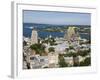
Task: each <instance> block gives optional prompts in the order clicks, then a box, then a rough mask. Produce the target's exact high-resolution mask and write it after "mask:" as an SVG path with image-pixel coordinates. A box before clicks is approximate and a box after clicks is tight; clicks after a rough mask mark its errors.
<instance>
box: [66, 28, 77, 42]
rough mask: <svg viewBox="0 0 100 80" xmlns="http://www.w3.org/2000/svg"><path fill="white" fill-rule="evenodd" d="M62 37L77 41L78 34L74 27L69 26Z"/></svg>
mask: <svg viewBox="0 0 100 80" xmlns="http://www.w3.org/2000/svg"><path fill="white" fill-rule="evenodd" d="M64 39H66V40H67V41H71V42H74V41H79V34H78V32H77V30H76V28H75V27H69V28H68V30H67V32H66V33H65V35H64Z"/></svg>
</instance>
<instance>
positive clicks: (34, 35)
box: [31, 29, 38, 44]
mask: <svg viewBox="0 0 100 80" xmlns="http://www.w3.org/2000/svg"><path fill="white" fill-rule="evenodd" d="M35 43H38V33H37V31H36V30H35V29H33V30H32V34H31V44H35Z"/></svg>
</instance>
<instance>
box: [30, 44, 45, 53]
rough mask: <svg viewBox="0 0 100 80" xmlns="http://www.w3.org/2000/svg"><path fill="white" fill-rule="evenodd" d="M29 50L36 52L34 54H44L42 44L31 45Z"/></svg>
mask: <svg viewBox="0 0 100 80" xmlns="http://www.w3.org/2000/svg"><path fill="white" fill-rule="evenodd" d="M30 48H31V49H32V50H35V51H36V54H40V55H42V53H45V46H44V45H42V44H32V45H31V46H30Z"/></svg>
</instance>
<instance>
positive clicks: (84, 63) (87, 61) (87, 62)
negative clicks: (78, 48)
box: [80, 57, 91, 66]
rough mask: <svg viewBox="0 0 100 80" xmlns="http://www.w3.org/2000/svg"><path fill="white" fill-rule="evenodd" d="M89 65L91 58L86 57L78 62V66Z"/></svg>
mask: <svg viewBox="0 0 100 80" xmlns="http://www.w3.org/2000/svg"><path fill="white" fill-rule="evenodd" d="M89 65H91V58H90V57H88V58H86V59H85V60H84V61H82V62H80V66H89Z"/></svg>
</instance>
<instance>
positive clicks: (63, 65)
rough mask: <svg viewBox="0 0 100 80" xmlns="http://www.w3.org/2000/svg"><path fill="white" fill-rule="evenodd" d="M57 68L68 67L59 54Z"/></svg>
mask: <svg viewBox="0 0 100 80" xmlns="http://www.w3.org/2000/svg"><path fill="white" fill-rule="evenodd" d="M58 58H59V62H58V63H59V66H60V67H68V64H67V63H66V62H65V59H64V56H63V55H60V54H59V57H58Z"/></svg>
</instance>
